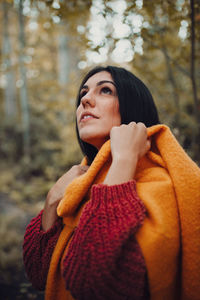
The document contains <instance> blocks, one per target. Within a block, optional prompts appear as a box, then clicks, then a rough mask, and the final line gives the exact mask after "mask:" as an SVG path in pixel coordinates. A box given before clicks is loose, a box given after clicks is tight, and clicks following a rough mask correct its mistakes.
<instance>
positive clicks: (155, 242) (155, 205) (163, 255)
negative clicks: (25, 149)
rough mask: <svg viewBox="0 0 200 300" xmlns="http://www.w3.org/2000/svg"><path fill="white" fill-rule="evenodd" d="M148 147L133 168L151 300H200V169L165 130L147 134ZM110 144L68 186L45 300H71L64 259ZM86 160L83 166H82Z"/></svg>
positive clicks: (102, 171) (61, 205)
mask: <svg viewBox="0 0 200 300" xmlns="http://www.w3.org/2000/svg"><path fill="white" fill-rule="evenodd" d="M148 136H149V137H150V138H151V142H152V146H151V151H149V152H148V153H147V154H146V155H145V156H144V157H143V158H142V159H141V160H140V161H139V162H138V165H137V170H136V175H135V180H136V183H137V184H136V185H137V193H138V196H139V197H140V199H141V200H142V201H143V202H144V204H145V207H146V209H147V217H146V218H145V221H144V224H143V226H142V227H141V228H140V229H139V231H138V233H137V235H136V238H137V241H138V243H139V245H140V247H141V249H142V252H143V255H144V258H145V262H146V266H147V271H148V280H149V288H150V294H151V299H153V300H160V299H166V300H168V299H170V300H171V299H176V300H178V299H181V300H199V299H200V169H199V168H198V166H197V165H196V164H195V163H194V162H193V161H192V160H191V159H190V158H189V157H188V156H187V154H186V153H185V152H184V150H183V149H182V148H181V146H180V145H179V144H178V142H177V141H176V139H175V137H174V136H173V134H172V133H171V131H170V129H169V128H168V127H167V126H165V125H156V126H152V127H150V128H148ZM111 161H112V160H111V152H110V141H107V142H106V143H105V144H104V145H103V146H102V148H101V149H100V150H99V152H98V154H97V156H96V157H95V159H94V161H93V163H92V164H91V166H90V167H89V169H88V170H87V172H86V173H85V174H83V175H81V176H80V177H78V178H76V179H75V180H73V182H71V183H70V184H69V185H68V187H67V189H66V192H65V195H64V197H63V199H62V200H61V202H60V203H59V206H58V208H57V213H58V215H59V216H61V217H63V222H64V224H65V226H64V229H63V232H62V233H61V235H60V238H59V240H58V243H57V245H56V248H55V250H54V253H53V256H52V259H51V264H50V268H49V273H48V278H47V286H46V295H45V299H46V300H50V299H52V300H53V299H54V300H55V299H68V300H70V299H73V298H72V296H71V295H70V292H69V291H66V290H65V285H64V280H63V278H62V263H61V262H62V259H63V257H64V254H65V253H66V251H67V248H68V246H69V243H70V238H71V236H72V234H73V230H74V228H75V227H76V226H77V225H78V222H79V219H80V215H81V212H82V209H83V208H84V204H85V203H86V201H88V200H89V198H90V189H91V186H92V185H93V184H95V183H101V182H103V181H104V178H105V176H106V174H107V172H108V170H109V167H110V164H111ZM86 163H87V161H86V159H84V160H83V162H82V164H83V165H84V164H86ZM61 297H62V298H61Z"/></svg>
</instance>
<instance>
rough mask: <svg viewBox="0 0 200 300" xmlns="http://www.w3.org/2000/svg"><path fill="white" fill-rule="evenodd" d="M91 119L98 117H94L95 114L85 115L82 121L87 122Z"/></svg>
mask: <svg viewBox="0 0 200 300" xmlns="http://www.w3.org/2000/svg"><path fill="white" fill-rule="evenodd" d="M91 119H97V118H95V117H93V116H90V115H89V116H85V117H83V118H82V119H81V123H82V122H84V123H85V122H87V121H89V120H91Z"/></svg>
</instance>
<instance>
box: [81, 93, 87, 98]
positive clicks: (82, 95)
mask: <svg viewBox="0 0 200 300" xmlns="http://www.w3.org/2000/svg"><path fill="white" fill-rule="evenodd" d="M86 94H87V92H86V91H83V92H82V93H80V99H81V98H83V97H84V96H85V95H86Z"/></svg>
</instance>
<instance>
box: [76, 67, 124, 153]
mask: <svg viewBox="0 0 200 300" xmlns="http://www.w3.org/2000/svg"><path fill="white" fill-rule="evenodd" d="M80 95H81V97H80V98H81V100H80V105H79V106H78V108H77V111H76V118H77V125H78V131H79V135H80V138H81V140H82V141H84V142H87V143H89V144H91V145H93V146H95V147H96V148H97V149H100V148H101V146H102V145H103V144H104V142H105V141H106V140H108V139H109V138H110V130H111V128H112V127H113V126H119V125H120V124H121V117H120V113H119V102H118V96H117V91H116V88H115V83H114V81H113V79H112V76H111V74H110V73H108V72H106V71H102V72H99V73H96V74H94V75H93V76H91V77H90V78H89V79H88V80H87V81H86V83H85V84H84V85H83V87H82V89H81V91H80Z"/></svg>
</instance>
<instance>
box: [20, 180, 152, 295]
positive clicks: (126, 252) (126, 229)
mask: <svg viewBox="0 0 200 300" xmlns="http://www.w3.org/2000/svg"><path fill="white" fill-rule="evenodd" d="M41 215H42V212H41V213H40V214H39V215H38V217H36V218H34V219H33V220H32V221H31V223H30V224H29V226H28V227H27V229H26V233H25V238H24V246H23V247H24V264H25V268H26V272H27V274H28V277H29V279H30V281H31V282H32V284H33V285H34V286H35V287H37V288H39V289H43V288H44V287H45V282H46V278H47V273H48V268H49V263H50V259H51V255H52V253H53V250H54V247H55V244H56V242H57V239H58V237H59V234H60V232H61V230H62V222H61V219H58V220H57V222H56V223H55V224H54V226H53V227H52V228H51V229H50V230H49V231H47V232H43V231H42V230H41ZM144 217H145V208H144V205H143V204H142V202H141V201H140V199H139V198H138V196H137V193H136V190H135V182H134V181H130V182H127V183H123V184H120V185H114V186H107V185H103V184H98V185H94V186H93V187H92V192H91V200H90V201H89V202H88V203H87V204H86V206H85V208H84V210H83V213H82V215H81V219H80V222H79V225H78V227H77V229H76V230H75V233H74V236H73V238H72V241H71V243H70V246H69V249H68V252H67V255H66V257H65V259H64V261H63V266H62V268H63V276H64V278H65V281H66V288H67V289H68V290H70V291H71V294H72V296H73V297H74V298H75V299H78V300H84V299H87V300H90V299H91V300H92V299H97V300H98V299H99V300H100V299H102V300H106V299H115V300H118V299H119V300H125V299H127V300H128V299H131V300H134V299H137V300H139V299H148V298H149V295H148V283H147V274H146V273H147V272H146V267H145V262H144V258H143V255H142V253H141V250H140V247H139V245H138V243H137V241H136V239H135V237H134V234H135V233H136V231H137V230H138V228H139V227H140V226H141V224H142V222H143V219H144Z"/></svg>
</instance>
